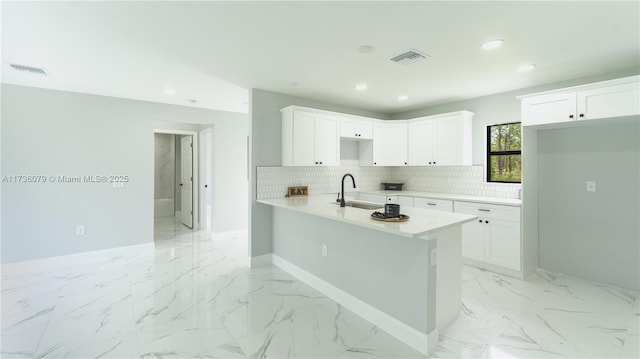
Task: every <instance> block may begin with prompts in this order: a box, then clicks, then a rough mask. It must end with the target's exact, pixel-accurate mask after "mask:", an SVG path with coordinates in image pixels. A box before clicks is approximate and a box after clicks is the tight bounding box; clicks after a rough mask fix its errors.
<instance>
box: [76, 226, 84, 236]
mask: <svg viewBox="0 0 640 359" xmlns="http://www.w3.org/2000/svg"><path fill="white" fill-rule="evenodd" d="M76 236H84V226H77V227H76Z"/></svg>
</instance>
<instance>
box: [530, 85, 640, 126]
mask: <svg viewBox="0 0 640 359" xmlns="http://www.w3.org/2000/svg"><path fill="white" fill-rule="evenodd" d="M521 99H522V125H523V126H531V125H542V124H553V123H563V122H564V123H570V122H573V121H576V120H595V119H604V118H611V117H624V116H635V115H639V114H640V77H639V76H631V77H627V78H622V79H616V80H610V81H603V82H598V83H593V84H588V85H583V86H576V87H572V88H567V89H560V90H557V91H554V92H549V93H541V94H532V95H527V96H523V97H521Z"/></svg>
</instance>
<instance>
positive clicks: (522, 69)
mask: <svg viewBox="0 0 640 359" xmlns="http://www.w3.org/2000/svg"><path fill="white" fill-rule="evenodd" d="M535 68H536V65H535V64H524V65H520V66H518V72H529V71H532V70H533V69H535Z"/></svg>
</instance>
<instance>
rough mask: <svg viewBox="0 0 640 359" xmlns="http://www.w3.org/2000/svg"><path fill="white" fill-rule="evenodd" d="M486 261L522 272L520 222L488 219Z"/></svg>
mask: <svg viewBox="0 0 640 359" xmlns="http://www.w3.org/2000/svg"><path fill="white" fill-rule="evenodd" d="M488 221H489V223H487V224H485V225H486V226H488V228H489V230H488V231H487V240H486V247H485V254H484V255H485V261H486V262H487V263H491V264H495V265H498V266H501V267H506V268H509V269H513V270H517V271H519V270H520V222H516V221H504V220H500V219H488Z"/></svg>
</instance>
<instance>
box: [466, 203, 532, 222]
mask: <svg viewBox="0 0 640 359" xmlns="http://www.w3.org/2000/svg"><path fill="white" fill-rule="evenodd" d="M455 212H456V213H465V214H472V215H474V216H482V217H484V218H500V219H508V220H512V221H518V222H520V207H514V206H501V205H498V204H486V203H474V202H463V201H455Z"/></svg>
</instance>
